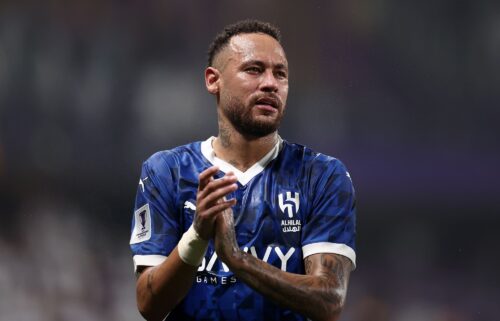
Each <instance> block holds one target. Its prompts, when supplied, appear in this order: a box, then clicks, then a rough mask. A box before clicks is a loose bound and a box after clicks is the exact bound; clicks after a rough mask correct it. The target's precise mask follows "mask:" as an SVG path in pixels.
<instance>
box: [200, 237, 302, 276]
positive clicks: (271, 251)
mask: <svg viewBox="0 0 500 321" xmlns="http://www.w3.org/2000/svg"><path fill="white" fill-rule="evenodd" d="M285 250H286V249H285ZM243 251H244V252H247V253H248V251H250V253H251V254H252V255H253V256H254V257H256V258H258V259H261V260H262V261H264V262H266V263H267V262H268V261H269V258H270V257H272V256H277V257H278V259H279V261H280V263H281V267H280V268H281V270H282V271H286V270H287V264H288V260H289V259H290V258H291V257H292V255H293V253H295V248H294V247H290V248H288V250H287V251H286V253H283V252H284V251H282V250H281V248H280V247H278V246H268V247H267V248H266V251H265V253H264V255H263V256H262V258H259V256H258V255H257V250H256V249H255V247H254V246H251V247H250V248H249V247H246V246H245V247H244V248H243ZM272 260H274V258H272ZM217 270H218V272H221V273H228V272H229V268H228V267H227V265H226V264H224V262H222V261H220V260H218V258H217V253H216V252H214V253H212V255H211V256H210V257H204V258H203V261H202V262H201V265H200V266H199V267H198V275H197V276H196V282H197V283H207V284H212V285H217V284H222V285H224V284H231V283H236V281H237V280H236V277H235V276H234V275H230V274H229V275H218V274H214V273H213V272H215V271H217ZM204 272H207V273H208V274H207V273H204ZM200 273H201V274H200Z"/></svg>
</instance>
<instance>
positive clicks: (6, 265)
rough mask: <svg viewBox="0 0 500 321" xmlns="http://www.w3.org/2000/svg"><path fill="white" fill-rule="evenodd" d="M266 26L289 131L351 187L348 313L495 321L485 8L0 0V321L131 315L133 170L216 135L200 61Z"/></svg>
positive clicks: (491, 40)
mask: <svg viewBox="0 0 500 321" xmlns="http://www.w3.org/2000/svg"><path fill="white" fill-rule="evenodd" d="M248 17H251V18H258V19H262V20H266V21H270V22H273V23H275V24H277V25H278V26H279V27H280V28H281V30H282V34H283V45H284V47H285V50H286V52H287V55H288V59H289V64H290V69H291V75H290V96H289V99H288V107H287V108H288V109H287V115H286V117H285V120H284V123H283V125H282V129H281V131H280V132H281V135H282V137H284V138H285V139H287V140H289V141H293V142H298V143H301V144H304V145H307V146H309V147H311V148H314V149H316V150H317V151H321V152H323V153H327V154H330V155H334V156H336V157H338V158H340V159H341V160H342V161H343V162H344V163H345V164H346V165H347V166H348V168H349V170H350V172H351V176H352V177H353V181H354V183H355V187H356V190H357V196H358V242H357V247H358V249H357V255H358V268H357V270H356V271H355V272H353V274H352V277H351V284H350V289H349V294H348V299H347V307H346V310H345V312H344V314H343V315H342V318H341V320H344V321H385V320H390V321H420V320H422V321H424V320H425V321H462V320H463V321H465V320H474V321H480V320H497V319H498V316H497V315H498V301H499V300H500V277H499V271H500V256H499V255H498V247H499V246H500V233H499V231H498V229H499V228H500V200H499V199H500V183H499V181H500V171H499V170H498V166H499V164H500V149H499V148H498V147H499V144H498V140H499V137H500V135H499V130H498V125H499V120H500V117H499V116H500V111H499V110H500V93H499V92H500V90H499V87H500V59H499V57H500V3H499V2H498V1H487V0H479V1H453V0H438V1H413V2H408V1H397V0H377V1H326V0H325V1H319V0H312V1H297V2H291V1H286V0H280V1H264V0H253V1H238V2H237V1H227V0H224V1H223V0H213V1H198V2H195V1H111V0H98V1H97V0H87V1H79V2H76V1H56V0H53V1H25V0H23V1H8V0H4V1H1V2H0V215H1V216H0V218H1V222H2V224H1V226H0V231H1V234H0V319H1V320H9V321H17V320H19V321H28V320H29V321H31V320H40V321H42V320H43V321H45V320H51V321H59V320H78V321H80V320H82V321H86V320H89V321H90V320H98V321H99V320H121V321H133V320H142V318H141V317H140V315H139V314H138V312H137V310H136V306H135V287H134V284H135V277H134V274H133V264H132V258H131V254H130V251H129V247H128V242H129V233H130V224H131V219H132V209H133V203H134V195H135V191H136V188H137V181H138V177H139V173H140V166H141V163H142V161H144V160H145V159H146V158H147V157H149V155H151V154H152V153H154V152H155V151H157V150H161V149H169V148H172V147H174V146H177V145H181V144H185V143H188V142H190V141H193V140H204V139H206V138H207V137H208V136H210V135H216V134H217V124H216V113H215V102H214V100H213V98H212V97H211V96H210V95H209V94H208V93H206V90H205V88H204V80H203V69H204V67H205V64H206V50H207V48H208V45H209V43H210V42H211V40H212V38H213V36H214V35H215V34H216V33H217V32H218V31H219V30H221V29H222V28H223V26H224V25H226V24H228V23H232V22H235V21H236V20H239V19H242V18H248Z"/></svg>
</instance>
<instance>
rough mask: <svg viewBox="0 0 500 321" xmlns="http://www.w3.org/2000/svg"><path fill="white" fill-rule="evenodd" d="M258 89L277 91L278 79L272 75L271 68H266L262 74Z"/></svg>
mask: <svg viewBox="0 0 500 321" xmlns="http://www.w3.org/2000/svg"><path fill="white" fill-rule="evenodd" d="M260 90H262V91H265V92H277V91H278V80H277V79H276V77H275V76H274V73H273V72H272V70H266V71H265V72H264V73H263V74H262V81H261V83H260Z"/></svg>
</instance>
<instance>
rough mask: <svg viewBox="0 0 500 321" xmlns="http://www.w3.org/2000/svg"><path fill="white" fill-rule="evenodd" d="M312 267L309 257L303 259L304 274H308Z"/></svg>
mask: <svg viewBox="0 0 500 321" xmlns="http://www.w3.org/2000/svg"><path fill="white" fill-rule="evenodd" d="M311 268H312V261H311V259H310V258H309V257H306V258H305V259H304V269H305V270H306V274H310V272H311Z"/></svg>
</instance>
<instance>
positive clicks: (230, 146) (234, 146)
mask: <svg viewBox="0 0 500 321" xmlns="http://www.w3.org/2000/svg"><path fill="white" fill-rule="evenodd" d="M277 141H278V133H277V132H272V133H271V134H269V135H267V136H263V137H246V136H244V135H242V134H240V133H239V132H237V131H236V130H235V129H234V128H233V127H232V126H229V125H227V124H225V122H219V136H218V137H216V138H215V140H214V142H213V149H214V152H215V155H216V156H217V157H218V158H220V159H222V160H224V161H226V162H228V163H229V164H231V165H233V166H234V167H236V168H237V169H238V170H240V171H242V172H245V171H246V170H247V169H249V168H250V167H252V165H254V164H255V163H257V162H258V161H259V160H260V159H261V158H262V157H264V156H265V155H266V154H267V153H269V151H270V150H271V149H272V148H273V147H274V146H275V145H276V143H277Z"/></svg>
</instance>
